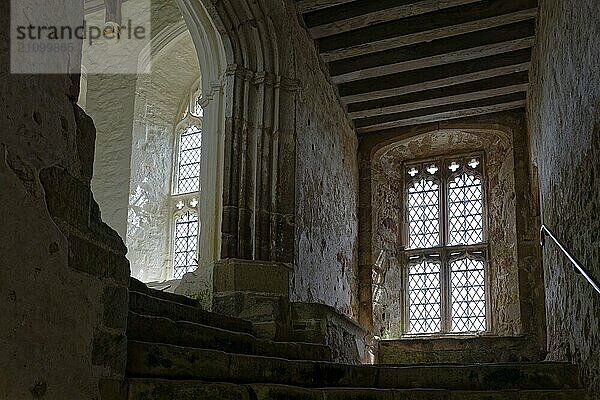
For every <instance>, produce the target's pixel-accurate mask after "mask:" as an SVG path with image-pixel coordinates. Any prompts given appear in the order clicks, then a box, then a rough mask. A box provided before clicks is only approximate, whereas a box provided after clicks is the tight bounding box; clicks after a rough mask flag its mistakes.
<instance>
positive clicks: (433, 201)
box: [408, 164, 440, 248]
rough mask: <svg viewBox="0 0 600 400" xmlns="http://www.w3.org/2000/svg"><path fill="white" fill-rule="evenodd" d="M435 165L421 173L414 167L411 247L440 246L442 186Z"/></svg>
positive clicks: (410, 190)
mask: <svg viewBox="0 0 600 400" xmlns="http://www.w3.org/2000/svg"><path fill="white" fill-rule="evenodd" d="M437 171H438V169H437V166H436V165H435V164H431V165H430V166H429V168H424V169H423V172H421V173H420V171H419V170H418V169H416V168H415V167H412V168H411V169H410V170H409V172H408V174H409V175H412V178H413V179H412V180H411V183H410V184H409V186H408V238H409V247H411V248H423V247H435V246H437V245H439V244H440V185H439V182H438V179H437V176H436V172H437Z"/></svg>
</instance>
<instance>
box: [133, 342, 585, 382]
mask: <svg viewBox="0 0 600 400" xmlns="http://www.w3.org/2000/svg"><path fill="white" fill-rule="evenodd" d="M127 371H128V374H129V376H132V377H157V378H168V379H201V380H205V381H214V382H233V383H249V384H253V383H271V384H282V385H291V386H299V387H367V388H381V389H416V388H427V389H447V390H507V389H520V390H535V389H546V390H547V389H565V388H580V387H581V385H580V382H579V373H578V370H577V367H576V366H573V365H570V364H564V363H535V364H533V363H518V364H517V363H515V364H470V365H469V364H467V365H415V366H402V367H400V366H396V367H393V366H372V365H369V366H367V365H361V366H356V365H345V364H335V363H329V362H319V361H290V360H285V359H281V358H270V357H262V356H255V355H243V354H229V353H225V352H222V351H217V350H207V349H196V348H189V347H179V346H174V345H166V344H156V343H144V342H136V341H130V342H129V345H128V359H127Z"/></svg>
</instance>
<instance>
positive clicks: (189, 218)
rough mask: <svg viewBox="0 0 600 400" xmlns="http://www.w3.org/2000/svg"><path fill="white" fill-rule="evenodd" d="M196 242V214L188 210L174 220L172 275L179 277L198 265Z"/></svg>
mask: <svg viewBox="0 0 600 400" xmlns="http://www.w3.org/2000/svg"><path fill="white" fill-rule="evenodd" d="M197 243H198V214H196V213H194V212H191V211H188V212H186V213H185V214H182V215H181V216H180V217H179V218H177V221H175V243H174V246H173V249H174V252H173V277H174V278H175V279H179V278H181V277H183V275H184V274H185V273H186V272H191V271H194V270H195V269H196V268H197V267H198V261H197V254H196V248H197Z"/></svg>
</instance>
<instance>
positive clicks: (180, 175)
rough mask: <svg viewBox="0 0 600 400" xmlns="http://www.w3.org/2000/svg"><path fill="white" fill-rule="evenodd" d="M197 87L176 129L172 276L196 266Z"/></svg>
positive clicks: (199, 153)
mask: <svg viewBox="0 0 600 400" xmlns="http://www.w3.org/2000/svg"><path fill="white" fill-rule="evenodd" d="M198 96H199V94H198V91H192V93H191V95H190V97H189V98H187V99H186V102H185V105H184V108H183V110H184V111H183V113H182V120H181V122H180V123H179V125H178V126H177V128H176V129H175V132H176V136H175V146H174V148H175V149H176V151H175V157H174V160H173V161H174V162H173V185H172V190H171V193H172V196H171V198H172V207H173V216H174V218H173V222H172V238H173V240H172V249H173V250H172V267H173V269H172V277H173V278H174V279H180V278H182V277H183V275H184V274H185V273H187V272H192V271H194V270H196V268H198V238H199V234H200V230H201V221H200V220H199V217H198V207H199V203H198V198H199V192H200V189H201V187H200V186H201V185H200V162H201V157H202V111H201V110H202V109H201V107H200V106H199V102H198Z"/></svg>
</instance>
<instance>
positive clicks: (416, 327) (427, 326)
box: [408, 261, 442, 333]
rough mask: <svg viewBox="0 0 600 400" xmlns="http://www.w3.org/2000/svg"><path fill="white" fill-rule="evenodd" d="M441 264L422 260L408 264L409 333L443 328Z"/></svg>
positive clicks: (437, 330) (436, 330)
mask: <svg viewBox="0 0 600 400" xmlns="http://www.w3.org/2000/svg"><path fill="white" fill-rule="evenodd" d="M440 282H441V280H440V264H439V263H437V262H432V261H422V262H420V263H418V264H411V265H409V266H408V304H409V328H408V332H409V333H436V332H439V331H440V330H441V315H442V314H441V287H440Z"/></svg>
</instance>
